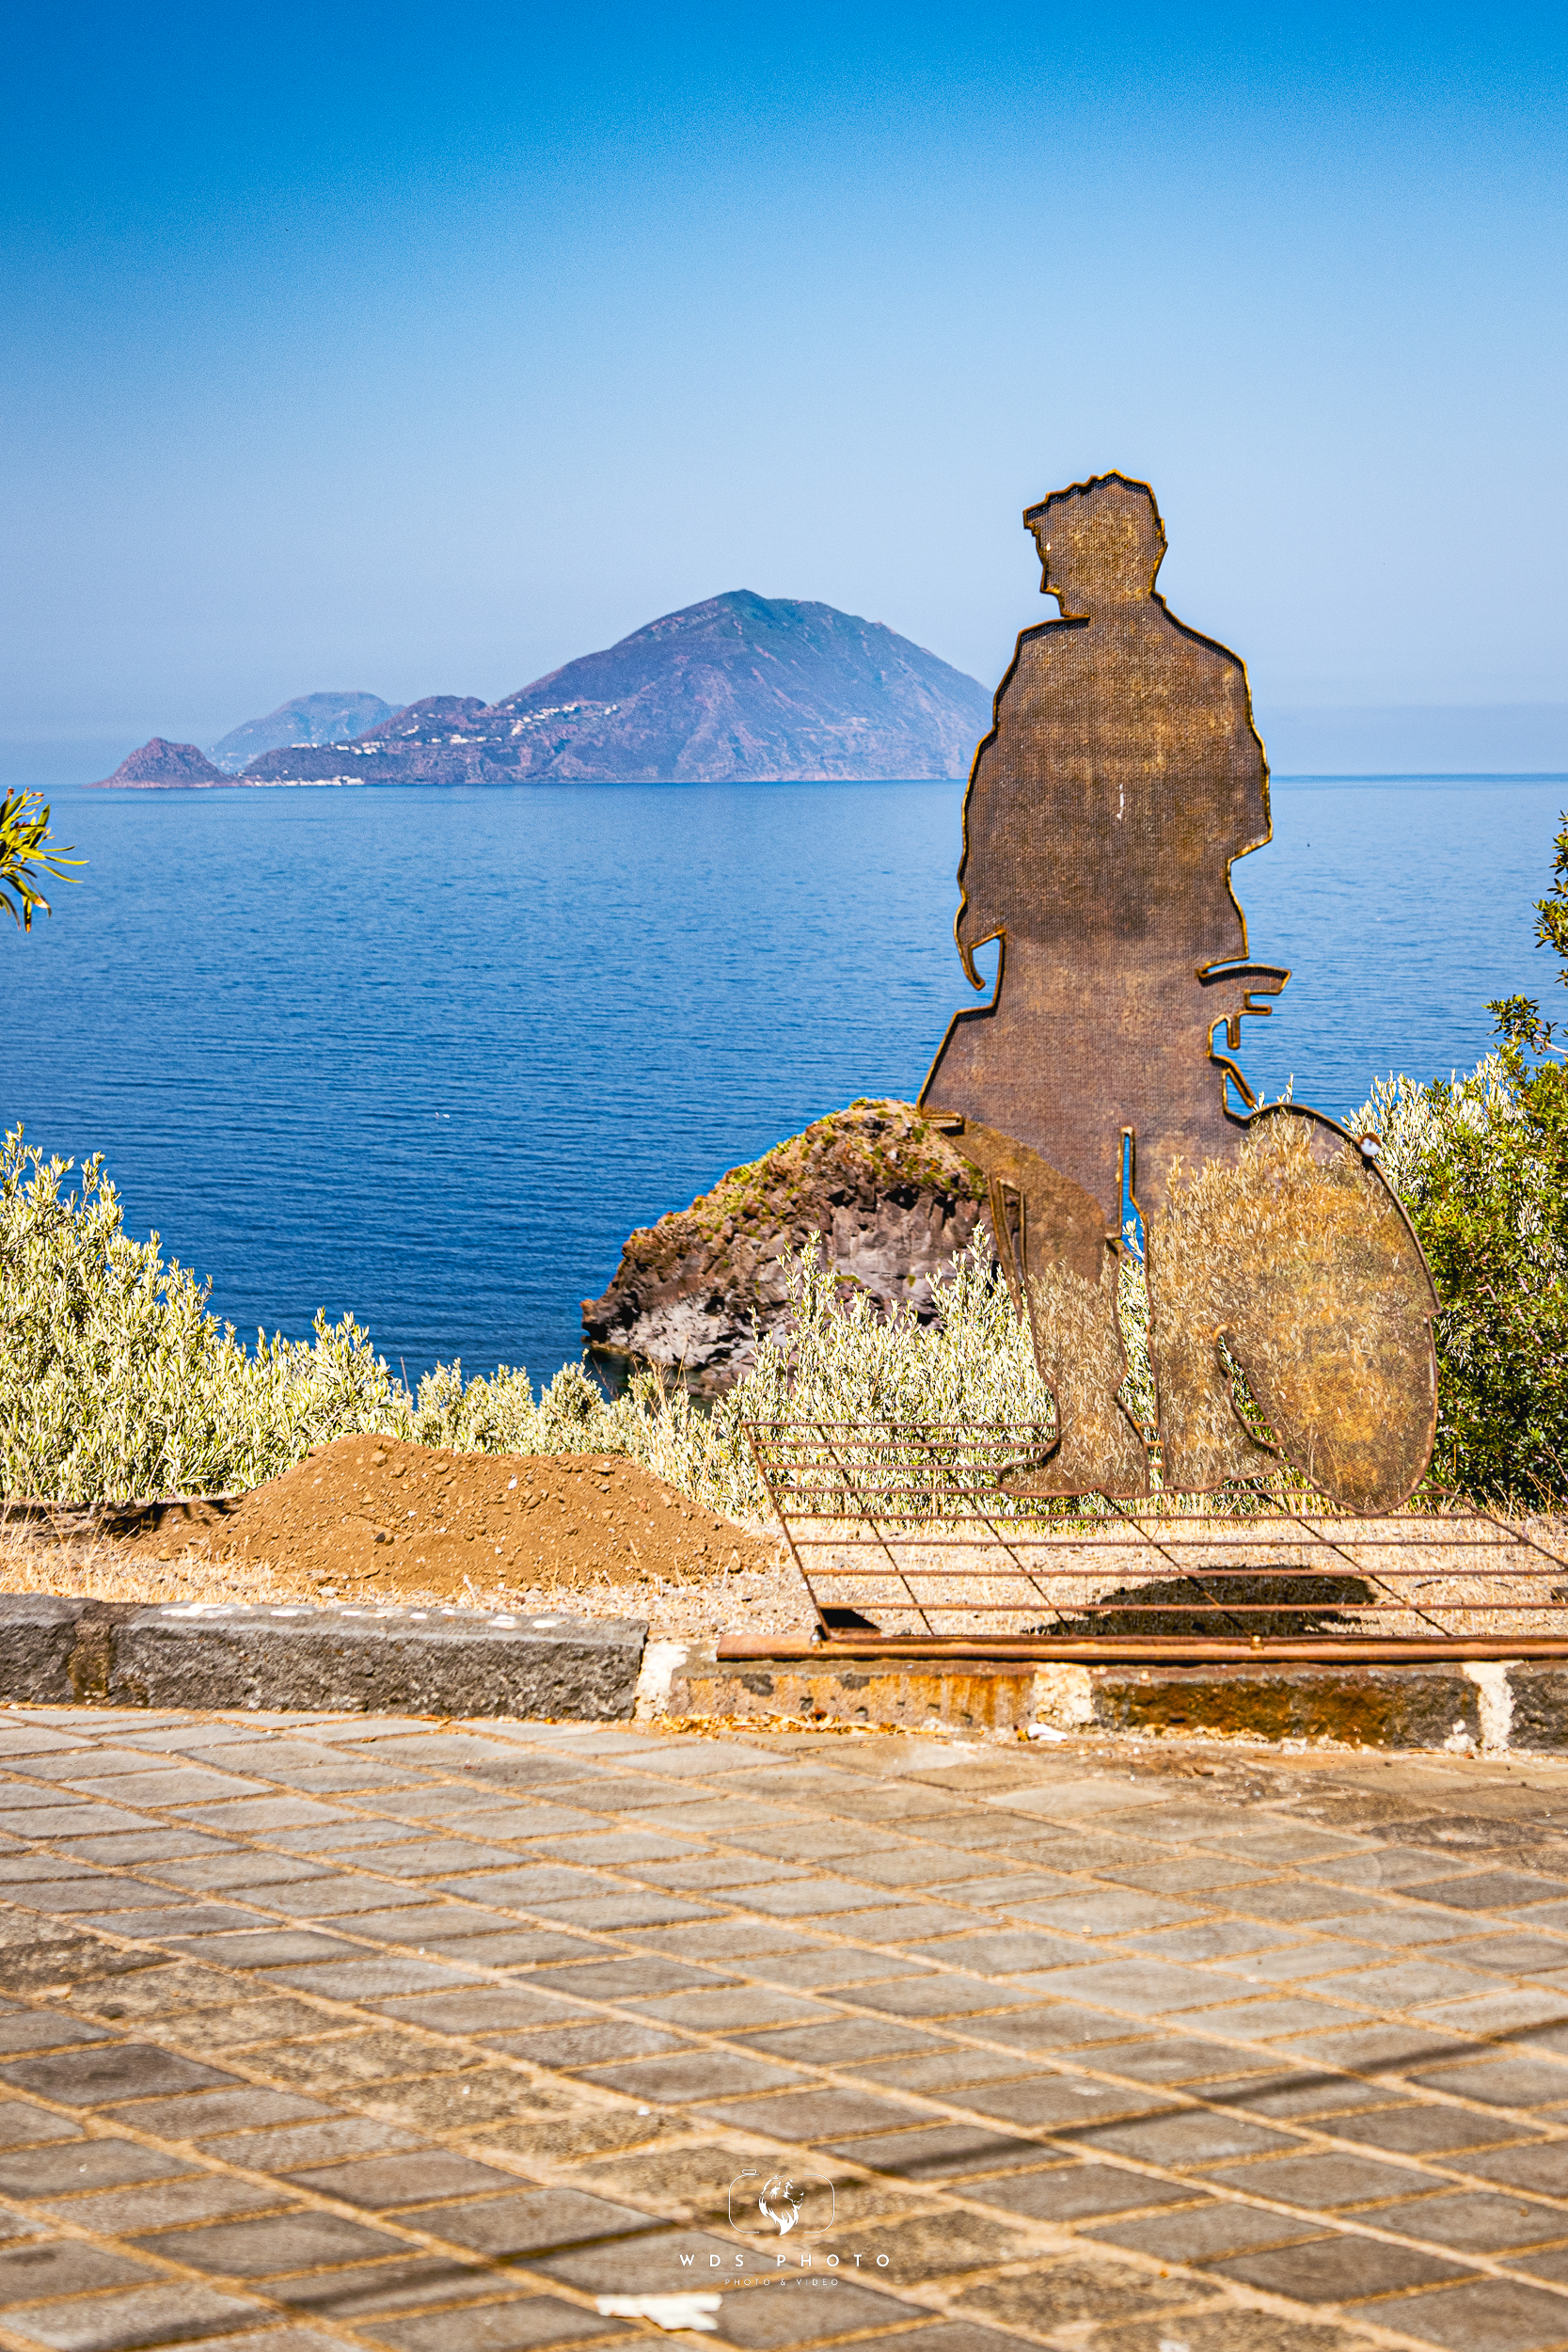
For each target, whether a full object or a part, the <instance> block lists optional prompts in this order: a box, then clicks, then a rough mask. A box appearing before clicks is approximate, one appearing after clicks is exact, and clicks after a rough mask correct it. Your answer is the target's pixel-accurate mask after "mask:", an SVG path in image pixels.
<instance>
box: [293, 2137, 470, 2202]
mask: <svg viewBox="0 0 1568 2352" xmlns="http://www.w3.org/2000/svg"><path fill="white" fill-rule="evenodd" d="M513 2185H514V2176H513V2174H511V2173H509V2172H500V2171H498V2170H497V2169H496V2167H495V2166H494V2165H491V2164H476V2163H475V2162H474V2160H473V2159H472V2157H470V2156H459V2155H454V2154H452V2153H450V2152H449V2151H448V2150H446V2149H444V2148H426V2149H423V2150H421V2151H420V2153H419V2154H418V2155H410V2156H371V2157H367V2158H365V2159H364V2160H363V2161H362V2162H360V2163H356V2164H335V2165H329V2166H326V2167H325V2168H323V2169H321V2170H319V2171H310V2172H296V2173H295V2174H294V2175H293V2186H294V2187H296V2188H305V2189H313V2190H314V2191H315V2192H316V2194H317V2195H318V2196H321V2197H335V2198H339V2199H341V2201H342V2202H343V2203H344V2204H346V2205H363V2206H365V2207H366V2208H367V2210H369V2211H371V2212H372V2213H383V2212H390V2211H392V2210H393V2208H395V2207H397V2206H399V2205H418V2204H421V2203H423V2202H425V2201H427V2200H428V2199H430V2198H432V2197H475V2196H478V2195H480V2194H481V2193H482V2192H483V2190H485V2189H507V2188H511V2187H512V2186H513Z"/></svg>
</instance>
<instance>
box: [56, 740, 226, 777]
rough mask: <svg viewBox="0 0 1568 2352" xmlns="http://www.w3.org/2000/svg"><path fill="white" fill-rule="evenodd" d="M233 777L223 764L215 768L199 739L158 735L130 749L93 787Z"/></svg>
mask: <svg viewBox="0 0 1568 2352" xmlns="http://www.w3.org/2000/svg"><path fill="white" fill-rule="evenodd" d="M233 781H234V779H233V777H232V776H226V775H225V774H224V772H223V771H222V769H221V768H214V765H213V763H212V761H211V760H210V759H209V758H208V756H207V755H206V753H205V752H204V751H202V750H200V749H199V748H198V745H196V744H195V743H170V742H169V741H168V740H167V739H166V737H164V736H162V735H154V736H153V737H151V739H150V740H149V741H148V742H146V743H142V744H138V746H137V748H136V749H135V751H134V752H128V753H127V754H126V756H125V757H124V758H123V759H122V760H121V761H120V763H119V767H118V768H117V769H116V770H115V771H114V774H113V775H112V776H101V777H100V778H99V780H98V783H97V784H96V785H95V786H94V787H91V788H92V789H93V790H95V791H106V790H107V789H108V787H110V786H111V785H139V786H142V787H155V786H159V785H162V786H164V787H169V786H171V785H172V786H175V787H178V786H181V785H184V786H186V787H193V786H194V787H200V786H202V785H214V784H232V783H233Z"/></svg>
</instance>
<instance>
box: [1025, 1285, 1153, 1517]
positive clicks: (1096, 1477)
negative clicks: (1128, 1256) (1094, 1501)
mask: <svg viewBox="0 0 1568 2352" xmlns="http://www.w3.org/2000/svg"><path fill="white" fill-rule="evenodd" d="M1117 1286H1118V1268H1117V1258H1116V1256H1115V1254H1114V1253H1113V1252H1112V1251H1111V1250H1109V1249H1107V1250H1106V1252H1105V1256H1104V1259H1103V1261H1102V1263H1101V1271H1100V1280H1099V1283H1098V1284H1090V1283H1088V1282H1085V1280H1084V1279H1083V1277H1082V1276H1081V1275H1078V1274H1075V1273H1074V1272H1073V1271H1072V1269H1071V1267H1070V1266H1066V1265H1050V1266H1047V1267H1046V1268H1045V1269H1044V1270H1043V1271H1042V1272H1040V1273H1033V1272H1032V1273H1031V1274H1030V1277H1029V1306H1030V1317H1031V1322H1032V1324H1033V1328H1034V1340H1035V1361H1036V1364H1037V1367H1038V1371H1039V1375H1040V1378H1041V1380H1042V1381H1043V1382H1044V1383H1045V1385H1046V1387H1047V1388H1048V1389H1049V1390H1050V1391H1051V1392H1052V1394H1053V1397H1054V1398H1055V1400H1056V1412H1057V1416H1058V1419H1059V1421H1060V1424H1061V1431H1062V1441H1061V1444H1060V1445H1059V1446H1058V1447H1057V1449H1056V1452H1055V1453H1054V1454H1053V1456H1052V1458H1051V1462H1050V1465H1049V1467H1048V1468H1047V1469H1045V1470H1041V1471H1039V1472H1037V1473H1034V1474H1031V1475H1030V1476H1029V1477H1028V1478H1026V1479H1024V1480H1022V1481H1021V1480H1017V1479H1009V1480H1008V1481H1007V1486H1008V1491H1009V1492H1010V1493H1014V1494H1040V1495H1045V1494H1053V1495H1061V1494H1084V1493H1085V1492H1087V1491H1088V1490H1089V1489H1091V1488H1095V1487H1099V1488H1102V1489H1103V1490H1104V1491H1105V1492H1106V1493H1108V1494H1117V1495H1141V1494H1143V1493H1144V1492H1145V1491H1146V1490H1147V1488H1148V1457H1147V1454H1146V1451H1145V1447H1144V1442H1143V1439H1142V1438H1140V1436H1139V1435H1138V1433H1137V1431H1136V1430H1135V1429H1134V1428H1133V1426H1132V1422H1130V1421H1129V1419H1128V1417H1127V1415H1126V1413H1125V1412H1124V1411H1123V1410H1122V1408H1121V1406H1120V1405H1119V1404H1118V1403H1117V1394H1118V1392H1119V1391H1121V1389H1122V1386H1123V1383H1124V1381H1125V1380H1126V1377H1127V1369H1128V1367H1127V1358H1126V1354H1125V1352H1124V1349H1123V1344H1122V1331H1121V1323H1120V1317H1119V1314H1118V1298H1117Z"/></svg>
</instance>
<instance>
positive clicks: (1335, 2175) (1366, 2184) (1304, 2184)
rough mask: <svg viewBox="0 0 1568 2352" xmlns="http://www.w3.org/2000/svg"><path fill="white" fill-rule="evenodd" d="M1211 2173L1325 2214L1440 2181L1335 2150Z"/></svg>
mask: <svg viewBox="0 0 1568 2352" xmlns="http://www.w3.org/2000/svg"><path fill="white" fill-rule="evenodd" d="M1210 2177H1211V2180H1212V2182H1213V2183H1214V2184H1215V2185H1225V2186H1227V2187H1230V2188H1239V2189H1244V2190H1245V2191H1247V2192H1248V2193H1249V2194H1250V2195H1252V2196H1254V2197H1268V2198H1272V2199H1273V2200H1274V2201H1275V2202H1276V2203H1278V2204H1282V2205H1307V2206H1310V2207H1318V2208H1322V2209H1323V2211H1325V2212H1331V2211H1333V2210H1334V2209H1336V2208H1337V2207H1338V2206H1341V2205H1364V2204H1370V2203H1371V2202H1372V2201H1374V2200H1377V2199H1386V2198H1391V2197H1402V2198H1408V2197H1413V2196H1416V2195H1418V2193H1419V2192H1420V2191H1421V2190H1423V2189H1426V2188H1429V2187H1431V2188H1436V2187H1437V2186H1439V2185H1440V2184H1439V2183H1438V2182H1437V2181H1435V2180H1434V2179H1433V2177H1432V2176H1431V2175H1430V2174H1427V2173H1421V2172H1417V2171H1415V2170H1414V2169H1412V2168H1411V2167H1409V2166H1407V2165H1393V2164H1379V2163H1377V2162H1376V2161H1375V2160H1374V2159H1373V2158H1372V2157H1370V2156H1352V2155H1346V2154H1343V2153H1340V2152H1338V2151H1334V2152H1325V2153H1323V2154H1321V2155H1295V2156H1275V2157H1273V2158H1267V2157H1266V2158H1264V2159H1263V2160H1262V2161H1261V2162H1260V2163H1258V2164H1246V2165H1235V2166H1232V2167H1231V2168H1230V2169H1228V2170H1227V2171H1224V2172H1214V2173H1212V2174H1211V2176H1210ZM1412 2211H1414V2208H1412ZM1379 2226H1380V2227H1381V2226H1382V2224H1381V2222H1380V2224H1379ZM1390 2226H1391V2227H1394V2228H1402V2227H1404V2226H1405V2225H1404V2224H1402V2223H1394V2224H1391V2225H1390ZM1413 2234H1414V2235H1416V2236H1418V2237H1425V2236H1427V2235H1428V2234H1429V2233H1428V2232H1427V2231H1425V2230H1420V2229H1418V2230H1416V2231H1415V2232H1414V2233H1413Z"/></svg>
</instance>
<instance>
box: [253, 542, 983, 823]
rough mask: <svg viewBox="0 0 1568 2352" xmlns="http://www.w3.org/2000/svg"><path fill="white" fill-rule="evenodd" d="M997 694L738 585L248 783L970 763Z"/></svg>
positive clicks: (789, 773) (889, 638)
mask: <svg viewBox="0 0 1568 2352" xmlns="http://www.w3.org/2000/svg"><path fill="white" fill-rule="evenodd" d="M990 718H991V708H990V694H989V693H988V692H987V691H986V690H985V688H984V687H982V686H980V685H979V684H977V683H976V681H975V680H974V678H972V677H966V676H965V675H964V674H963V672H962V671H961V670H955V669H953V668H951V667H950V665H949V664H948V663H947V662H945V661H941V660H938V659H937V657H936V655H935V654H930V653H927V652H926V651H924V649H923V648H922V647H921V646H919V645H916V644H911V641H910V640H909V639H908V638H907V637H899V636H896V635H895V633H894V631H893V630H892V629H890V628H883V627H882V626H881V625H880V623H879V622H874V621H863V620H859V619H857V618H856V617H855V615H854V614H852V613H848V612H835V611H834V609H833V607H832V605H828V604H800V603H793V602H789V601H787V600H782V599H769V598H768V597H767V596H753V595H752V593H751V591H750V590H748V589H736V590H734V591H732V592H731V593H730V594H729V595H727V596H712V597H710V598H709V599H708V600H707V602H706V603H705V604H693V605H689V606H688V607H687V608H686V609H685V610H684V611H683V612H671V613H667V614H666V615H665V617H664V618H663V619H662V620H658V621H654V622H651V623H650V624H649V626H648V627H647V628H641V629H638V630H637V631H636V632H635V633H634V634H633V635H632V636H630V637H626V638H623V639H622V640H621V642H620V644H616V645H611V646H610V647H608V648H607V649H606V650H605V651H604V652H603V653H593V654H586V655H584V656H583V658H582V659H581V660H578V661H571V662H568V663H567V665H566V667H565V668H564V669H562V670H553V671H552V672H551V673H550V675H548V676H547V677H543V678H538V679H536V680H535V682H534V683H533V685H531V686H525V687H523V688H521V689H520V690H519V691H517V692H516V693H515V694H509V695H507V696H506V697H505V698H504V699H503V700H502V701H500V702H498V703H490V704H486V703H483V702H480V701H478V700H476V699H475V698H474V697H472V696H458V695H451V694H437V695H433V696H431V697H430V698H429V699H427V700H426V701H424V702H419V703H411V704H410V705H409V707H408V708H407V709H406V710H401V711H398V712H396V713H395V714H394V715H393V716H392V717H391V718H388V719H385V720H383V721H382V722H381V723H380V724H379V725H378V726H375V727H372V729H371V730H370V731H369V732H368V733H367V734H365V735H363V736H360V737H359V738H358V739H356V741H354V742H352V743H347V744H330V745H326V746H325V747H323V748H320V749H309V748H301V747H299V746H298V745H294V746H292V747H290V748H289V749H287V750H275V751H270V752H265V753H263V754H262V755H261V756H260V757H259V758H257V759H253V760H252V761H251V762H250V763H249V764H248V766H247V767H246V769H245V782H246V783H247V784H252V783H254V784H282V783H307V782H315V783H325V782H336V781H339V780H341V779H346V778H349V777H352V778H353V780H354V781H355V782H356V783H366V784H517V783H575V782H581V783H590V782H621V783H636V782H655V783H661V782H668V783H707V784H716V783H727V782H758V783H760V782H779V781H788V780H790V779H792V778H829V779H839V780H844V781H847V780H851V779H854V778H857V777H875V776H901V777H915V776H961V775H963V774H964V773H966V771H967V770H968V768H969V763H970V759H971V757H972V756H973V754H974V746H975V744H976V742H977V741H978V740H979V739H980V737H981V736H982V735H983V734H984V733H985V732H986V730H987V728H988V727H989V726H990Z"/></svg>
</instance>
